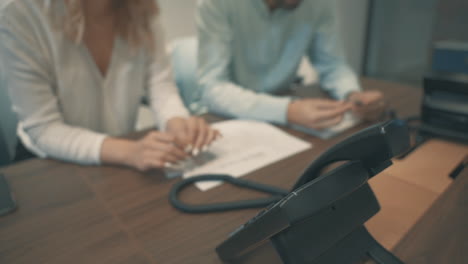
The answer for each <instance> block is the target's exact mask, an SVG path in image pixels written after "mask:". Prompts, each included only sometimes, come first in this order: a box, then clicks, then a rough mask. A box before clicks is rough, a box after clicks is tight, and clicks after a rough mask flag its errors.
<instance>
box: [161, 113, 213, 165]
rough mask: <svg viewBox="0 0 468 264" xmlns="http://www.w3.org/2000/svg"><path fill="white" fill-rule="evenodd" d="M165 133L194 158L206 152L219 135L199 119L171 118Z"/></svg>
mask: <svg viewBox="0 0 468 264" xmlns="http://www.w3.org/2000/svg"><path fill="white" fill-rule="evenodd" d="M167 132H168V133H169V134H171V135H174V136H175V138H176V144H177V145H178V146H180V147H181V148H183V149H184V150H185V151H187V152H189V153H191V154H192V155H194V156H196V155H198V153H200V152H201V151H206V150H207V149H208V147H209V145H210V144H211V143H213V141H215V140H216V139H217V138H218V137H219V136H220V135H221V134H220V133H219V131H217V130H214V129H213V128H211V127H210V125H208V124H207V123H206V122H205V120H204V119H203V118H200V117H190V118H180V117H176V118H172V119H170V120H169V121H168V122H167Z"/></svg>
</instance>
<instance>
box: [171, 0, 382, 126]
mask: <svg viewBox="0 0 468 264" xmlns="http://www.w3.org/2000/svg"><path fill="white" fill-rule="evenodd" d="M334 10H335V3H334V2H333V1H330V0H236V1H233V0H201V1H200V3H199V6H198V13H197V25H198V38H199V41H198V72H197V74H198V86H199V87H198V88H199V89H200V96H201V100H202V102H203V104H205V105H206V106H208V109H209V110H210V111H212V112H214V113H218V114H222V115H227V116H233V117H240V118H250V119H257V120H263V121H268V122H274V123H278V124H287V123H293V124H299V125H302V126H306V127H309V128H313V129H324V128H327V127H330V126H333V125H335V124H338V123H339V122H341V120H342V118H343V115H344V113H345V112H347V111H350V110H353V111H354V112H355V113H356V114H358V115H360V116H362V117H363V118H375V117H376V116H378V115H379V114H380V113H381V112H382V110H383V105H384V104H383V97H382V94H381V93H379V92H376V91H369V92H362V91H361V90H360V86H359V83H358V80H357V78H356V76H355V74H354V73H353V72H352V71H351V69H350V68H349V67H348V66H347V64H346V61H345V59H344V56H343V52H342V49H341V47H340V41H339V38H338V32H337V25H336V24H337V21H336V17H335V14H334ZM304 56H307V57H308V58H309V60H310V61H311V63H312V64H313V65H314V68H315V69H316V70H317V72H318V74H319V78H320V84H321V86H322V87H323V89H324V90H325V91H326V92H328V93H329V94H330V95H331V96H332V97H333V98H334V99H335V100H329V99H318V98H315V99H312V98H308V99H299V100H293V99H292V98H290V97H280V96H275V95H273V94H275V93H278V92H284V91H285V90H287V88H288V87H289V86H290V84H291V83H292V82H293V80H294V79H295V78H296V72H297V69H298V66H299V63H300V62H301V59H302V57H304ZM176 68H177V65H176Z"/></svg>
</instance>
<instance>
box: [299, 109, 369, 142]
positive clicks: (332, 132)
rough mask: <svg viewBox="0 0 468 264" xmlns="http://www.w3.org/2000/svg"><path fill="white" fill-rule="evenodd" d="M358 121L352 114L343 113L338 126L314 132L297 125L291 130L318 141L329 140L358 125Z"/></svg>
mask: <svg viewBox="0 0 468 264" xmlns="http://www.w3.org/2000/svg"><path fill="white" fill-rule="evenodd" d="M360 121H361V120H359V118H357V117H356V116H354V115H353V114H352V113H345V115H344V117H343V120H342V121H341V122H340V123H339V124H337V125H334V126H332V127H330V128H327V129H324V130H315V129H311V128H306V127H303V126H298V125H292V126H291V128H292V129H295V130H298V131H301V132H303V133H306V134H309V135H312V136H316V137H318V138H320V139H329V138H332V137H334V136H336V135H338V134H340V133H341V132H344V131H346V130H348V129H350V128H352V127H354V126H355V125H357V124H359V122H360Z"/></svg>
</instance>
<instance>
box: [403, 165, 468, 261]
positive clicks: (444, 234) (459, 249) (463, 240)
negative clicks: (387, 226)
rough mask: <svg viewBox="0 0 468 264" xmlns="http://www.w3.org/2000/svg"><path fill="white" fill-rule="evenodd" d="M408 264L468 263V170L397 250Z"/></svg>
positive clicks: (466, 169) (440, 198) (419, 222)
mask: <svg viewBox="0 0 468 264" xmlns="http://www.w3.org/2000/svg"><path fill="white" fill-rule="evenodd" d="M395 254H397V255H398V256H399V257H400V258H401V259H402V260H403V261H405V262H406V263H412V264H439V263H450V264H465V263H467V262H468V168H465V170H464V171H463V172H462V174H460V175H459V176H458V178H457V179H456V180H455V181H454V183H453V184H451V186H450V187H449V188H448V189H447V190H446V191H445V192H444V193H443V194H442V195H441V196H440V197H439V198H438V199H437V201H436V202H435V203H434V204H433V205H432V206H431V208H430V209H429V210H428V211H427V212H426V213H425V214H424V216H423V217H422V218H421V219H420V220H419V221H418V222H417V223H416V225H415V226H414V227H413V228H412V229H411V230H410V231H409V232H408V234H407V235H406V236H405V237H404V238H403V239H402V241H401V242H400V243H398V245H397V246H396V248H395Z"/></svg>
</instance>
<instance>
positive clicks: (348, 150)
mask: <svg viewBox="0 0 468 264" xmlns="http://www.w3.org/2000/svg"><path fill="white" fill-rule="evenodd" d="M409 147H410V138H409V130H408V127H407V126H406V124H405V123H404V122H403V121H401V120H391V121H388V122H385V123H383V124H377V125H374V126H371V127H369V128H366V129H363V130H361V131H359V132H358V133H356V134H354V135H352V136H350V137H348V138H347V139H345V140H343V141H341V142H340V143H338V144H336V145H334V146H332V147H331V148H330V149H328V150H327V151H325V152H324V153H323V154H322V155H320V157H319V158H317V159H316V160H314V162H312V164H311V165H310V166H309V167H308V168H307V169H306V170H305V171H304V173H303V174H302V176H301V177H300V178H299V180H298V181H297V182H296V184H295V185H294V187H293V188H292V189H293V190H294V189H297V188H299V187H300V186H302V185H304V184H305V183H307V182H309V181H311V180H313V179H315V178H317V177H318V176H319V175H320V171H321V170H322V169H323V168H324V167H326V166H327V165H329V164H331V163H334V162H337V161H351V160H359V161H361V162H362V164H363V166H364V167H365V168H366V169H368V171H369V174H370V176H371V177H372V176H374V175H376V174H378V173H380V172H381V171H382V170H384V169H385V168H386V167H388V166H390V165H391V159H392V158H393V157H396V156H398V155H401V154H403V153H404V152H405V151H406V150H408V148H409Z"/></svg>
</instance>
